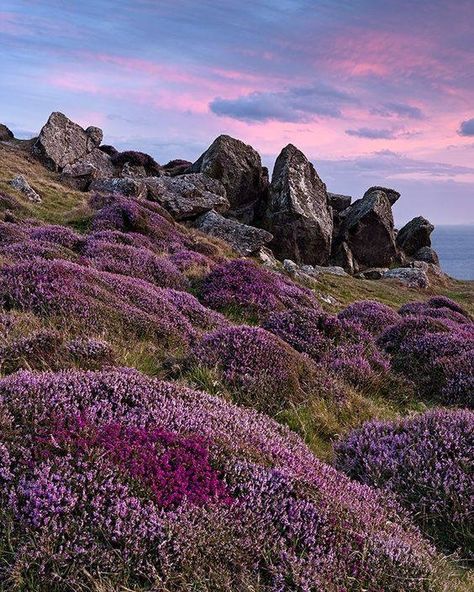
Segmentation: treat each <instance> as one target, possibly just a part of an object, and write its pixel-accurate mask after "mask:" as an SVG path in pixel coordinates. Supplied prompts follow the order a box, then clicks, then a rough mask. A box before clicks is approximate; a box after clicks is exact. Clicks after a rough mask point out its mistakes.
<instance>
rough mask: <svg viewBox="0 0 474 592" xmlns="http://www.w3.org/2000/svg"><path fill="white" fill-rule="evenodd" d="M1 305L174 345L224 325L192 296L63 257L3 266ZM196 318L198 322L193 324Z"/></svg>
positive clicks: (91, 330) (94, 329)
mask: <svg viewBox="0 0 474 592" xmlns="http://www.w3.org/2000/svg"><path fill="white" fill-rule="evenodd" d="M181 294H182V295H181ZM0 305H1V306H3V307H4V308H6V309H7V310H22V311H29V312H33V313H35V314H37V315H39V316H41V317H46V318H53V319H55V320H56V321H57V322H59V323H60V324H61V325H62V326H67V327H69V326H71V325H75V326H76V327H75V328H76V329H78V330H80V331H82V332H83V333H86V334H91V333H93V334H97V333H101V332H107V333H109V334H111V333H112V334H114V333H115V334H122V335H124V336H125V337H127V338H128V337H130V335H132V336H135V337H139V338H141V337H153V338H155V339H158V340H159V341H160V342H161V343H162V344H168V345H170V346H172V345H178V344H181V345H185V344H187V343H188V342H189V340H190V339H191V338H192V337H193V336H194V335H195V329H198V330H199V329H201V327H202V328H203V329H205V330H210V329H213V328H216V327H218V326H221V325H222V324H223V323H224V319H223V318H222V317H221V316H220V315H219V314H218V313H216V312H214V311H210V310H207V309H205V308H204V307H203V306H202V305H201V304H199V302H198V301H197V300H196V299H195V298H194V297H193V296H191V295H190V294H184V293H181V292H176V291H174V290H171V289H168V288H157V287H155V286H153V285H152V284H150V283H148V282H145V281H143V280H140V279H134V278H129V277H126V276H121V275H115V274H111V273H106V272H101V271H97V270H95V269H89V268H86V267H82V266H80V265H76V264H75V263H70V262H68V261H59V260H56V261H44V260H37V261H28V262H23V263H19V264H17V265H14V266H11V267H5V268H3V269H0ZM193 319H197V320H198V324H199V326H196V327H193V324H192V323H193Z"/></svg>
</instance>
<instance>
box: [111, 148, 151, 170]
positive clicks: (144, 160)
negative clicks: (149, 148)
mask: <svg viewBox="0 0 474 592" xmlns="http://www.w3.org/2000/svg"><path fill="white" fill-rule="evenodd" d="M111 156H112V162H113V163H114V165H115V166H118V167H122V166H123V165H124V164H125V163H127V162H128V163H129V164H130V165H132V166H141V167H143V168H144V169H145V171H146V173H147V174H149V175H157V174H159V172H160V169H161V167H160V165H159V164H158V163H157V162H156V160H155V159H154V158H153V157H152V156H150V155H149V154H145V152H137V151H136V150H126V151H125V152H116V153H115V154H112V155H111Z"/></svg>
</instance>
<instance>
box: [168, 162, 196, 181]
mask: <svg viewBox="0 0 474 592" xmlns="http://www.w3.org/2000/svg"><path fill="white" fill-rule="evenodd" d="M192 165H193V163H192V162H189V160H183V159H182V158H175V159H174V160H170V161H169V162H167V163H166V164H164V165H163V172H164V174H165V175H168V176H169V177H176V175H184V173H185V172H186V171H187V170H188V169H189V167H191V166H192Z"/></svg>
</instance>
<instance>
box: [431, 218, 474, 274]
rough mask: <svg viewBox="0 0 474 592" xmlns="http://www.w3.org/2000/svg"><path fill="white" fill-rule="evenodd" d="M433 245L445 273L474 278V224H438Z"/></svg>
mask: <svg viewBox="0 0 474 592" xmlns="http://www.w3.org/2000/svg"><path fill="white" fill-rule="evenodd" d="M431 246H432V247H433V249H434V250H435V251H436V252H437V253H438V256H439V259H440V265H441V268H442V270H443V271H444V272H445V273H447V274H448V275H450V276H451V277H454V278H457V279H459V280H474V225H470V226H467V225H466V226H464V225H456V226H436V227H435V230H434V231H433V234H432V235H431Z"/></svg>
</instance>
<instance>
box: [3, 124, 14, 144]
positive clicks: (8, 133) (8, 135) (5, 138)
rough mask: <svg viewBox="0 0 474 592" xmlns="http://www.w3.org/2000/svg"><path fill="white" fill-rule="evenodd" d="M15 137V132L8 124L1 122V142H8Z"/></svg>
mask: <svg viewBox="0 0 474 592" xmlns="http://www.w3.org/2000/svg"><path fill="white" fill-rule="evenodd" d="M13 138H14V135H13V132H12V131H11V130H10V129H8V127H7V126H6V125H4V124H3V123H0V142H8V141H10V140H13Z"/></svg>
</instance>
